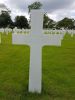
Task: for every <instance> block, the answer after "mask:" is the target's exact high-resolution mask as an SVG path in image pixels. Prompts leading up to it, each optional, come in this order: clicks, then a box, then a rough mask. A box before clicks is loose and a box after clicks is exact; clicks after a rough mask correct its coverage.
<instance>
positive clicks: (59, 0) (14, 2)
mask: <svg viewBox="0 0 75 100" xmlns="http://www.w3.org/2000/svg"><path fill="white" fill-rule="evenodd" d="M35 1H39V2H41V3H42V4H43V6H42V9H43V10H44V12H46V13H47V14H48V16H49V17H50V18H51V19H53V20H55V21H59V20H61V19H63V18H64V17H69V18H74V19H75V0H0V3H4V4H5V5H6V6H7V8H9V9H10V10H11V16H12V19H14V18H15V16H17V15H24V16H26V17H27V18H29V14H28V5H30V4H32V3H33V2H35Z"/></svg>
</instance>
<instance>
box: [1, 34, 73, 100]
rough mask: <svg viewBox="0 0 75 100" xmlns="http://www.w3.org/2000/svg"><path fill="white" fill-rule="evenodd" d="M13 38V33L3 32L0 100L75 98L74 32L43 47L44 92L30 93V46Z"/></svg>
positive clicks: (58, 99) (59, 99) (62, 99)
mask: <svg viewBox="0 0 75 100" xmlns="http://www.w3.org/2000/svg"><path fill="white" fill-rule="evenodd" d="M11 41H12V39H11V34H10V33H9V34H8V36H7V35H5V34H4V35H2V43H1V44H0V100H75V36H74V37H73V38H71V36H70V35H66V36H65V37H64V40H63V41H62V46H61V47H56V46H45V47H43V48H42V77H43V79H42V93H41V94H36V93H35V94H32V93H28V78H29V60H30V59H29V57H30V48H29V47H28V46H25V45H12V44H11ZM37 49H38V48H37Z"/></svg>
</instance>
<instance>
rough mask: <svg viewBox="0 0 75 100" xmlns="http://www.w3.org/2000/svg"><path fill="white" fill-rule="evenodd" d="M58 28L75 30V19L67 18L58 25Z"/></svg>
mask: <svg viewBox="0 0 75 100" xmlns="http://www.w3.org/2000/svg"><path fill="white" fill-rule="evenodd" d="M57 27H59V28H65V29H73V28H74V19H70V18H67V17H65V18H64V19H62V20H60V21H59V22H58V23H57Z"/></svg>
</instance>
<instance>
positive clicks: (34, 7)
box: [28, 1, 42, 13]
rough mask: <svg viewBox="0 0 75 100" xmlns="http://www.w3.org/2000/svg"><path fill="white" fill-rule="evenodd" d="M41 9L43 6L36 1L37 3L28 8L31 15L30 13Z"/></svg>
mask: <svg viewBox="0 0 75 100" xmlns="http://www.w3.org/2000/svg"><path fill="white" fill-rule="evenodd" d="M41 7H42V4H41V3H40V2H37V1H36V2H34V3H32V4H31V5H29V6H28V12H29V13H30V11H31V10H32V9H41Z"/></svg>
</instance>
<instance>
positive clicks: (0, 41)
mask: <svg viewBox="0 0 75 100" xmlns="http://www.w3.org/2000/svg"><path fill="white" fill-rule="evenodd" d="M0 44H1V34H0Z"/></svg>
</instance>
